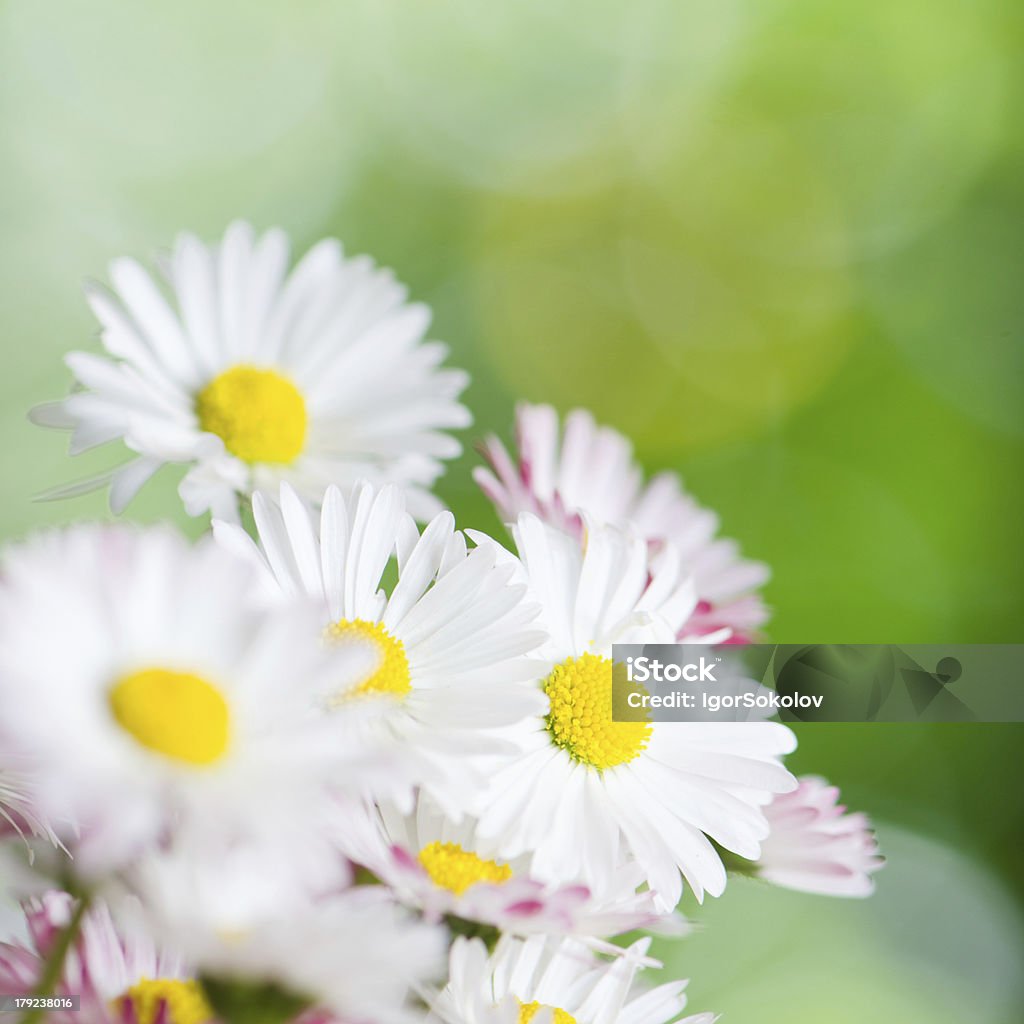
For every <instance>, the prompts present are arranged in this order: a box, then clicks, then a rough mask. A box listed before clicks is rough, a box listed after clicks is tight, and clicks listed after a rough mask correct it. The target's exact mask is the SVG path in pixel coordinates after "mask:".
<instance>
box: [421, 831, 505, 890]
mask: <svg viewBox="0 0 1024 1024" xmlns="http://www.w3.org/2000/svg"><path fill="white" fill-rule="evenodd" d="M419 860H420V863H421V864H422V865H423V867H424V868H425V869H426V872H427V874H428V875H430V880H431V881H432V882H433V883H434V885H436V886H438V888H441V889H447V890H449V892H453V893H455V895H456V896H461V895H462V894H463V893H464V892H465V891H466V890H467V889H468V888H469V887H470V886H471V885H476V884H477V882H490V883H491V884H492V885H501V884H502V883H503V882H507V881H508V880H509V879H510V878H511V877H512V869H511V868H510V867H509V866H508V865H507V864H499V863H498V862H497V861H493V860H485V859H484V858H483V857H478V856H477V855H476V854H475V853H471V852H470V851H469V850H464V849H463V848H462V847H461V846H459V844H458V843H440V842H434V843H429V844H428V845H427V846H424V847H423V849H422V850H420V855H419Z"/></svg>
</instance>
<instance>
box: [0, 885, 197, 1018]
mask: <svg viewBox="0 0 1024 1024" xmlns="http://www.w3.org/2000/svg"><path fill="white" fill-rule="evenodd" d="M75 907H76V903H75V901H74V900H73V899H72V898H71V897H70V896H69V895H68V894H67V893H64V892H49V893H46V894H45V895H43V896H41V897H40V898H39V899H36V900H31V901H28V902H27V903H26V904H25V918H26V925H27V928H26V931H27V933H28V935H29V944H28V945H24V946H23V945H19V944H14V943H10V944H6V945H0V995H13V996H23V995H25V994H26V993H27V992H32V991H34V989H35V986H36V984H37V982H38V981H39V978H40V975H41V974H42V970H43V964H44V962H45V960H46V959H47V957H48V956H49V954H50V952H51V950H52V949H53V947H54V945H55V943H56V941H57V938H58V935H59V933H60V932H61V931H63V930H64V929H65V928H67V927H68V924H69V922H70V921H71V918H72V914H73V911H74V910H75ZM54 995H59V996H66V995H76V996H78V997H79V998H80V1001H81V1002H80V1009H79V1010H77V1011H67V1012H62V1011H55V1012H50V1013H48V1014H47V1016H46V1019H47V1020H48V1021H50V1022H51V1024H80V1022H81V1021H86V1022H88V1024H157V1022H160V1024H207V1022H208V1021H210V1020H211V1018H212V1017H213V1013H212V1010H211V1009H210V1006H209V1004H208V1003H207V1001H206V999H205V997H204V995H203V993H202V990H201V989H200V987H199V985H198V983H197V982H196V981H195V979H194V978H193V977H191V976H190V974H189V973H188V971H186V969H185V967H184V965H183V963H182V961H181V958H180V957H178V956H176V955H175V954H172V953H168V952H166V951H160V950H158V949H157V947H156V946H155V945H154V943H153V940H152V939H151V938H150V937H149V936H148V935H147V934H146V932H145V931H144V930H143V929H142V928H140V927H129V926H126V925H125V924H124V923H123V922H122V923H120V924H119V925H116V926H115V923H114V920H113V918H112V917H111V914H110V910H109V908H108V907H107V906H106V904H104V903H102V902H100V903H96V904H94V905H92V906H91V907H90V908H89V910H88V912H87V913H86V914H85V916H84V917H83V919H82V922H81V926H80V930H79V933H78V936H77V938H76V939H75V941H74V943H73V944H72V946H71V949H70V950H69V952H68V955H67V958H66V959H65V961H64V968H63V971H62V973H61V977H60V978H59V979H58V981H57V984H56V986H55V988H54Z"/></svg>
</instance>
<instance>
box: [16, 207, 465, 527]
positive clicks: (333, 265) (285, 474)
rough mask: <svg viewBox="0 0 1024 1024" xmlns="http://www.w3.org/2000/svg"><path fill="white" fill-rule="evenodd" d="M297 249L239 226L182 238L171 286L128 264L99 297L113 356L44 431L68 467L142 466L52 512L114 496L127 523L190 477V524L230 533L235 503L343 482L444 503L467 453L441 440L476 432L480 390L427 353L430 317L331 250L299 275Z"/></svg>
mask: <svg viewBox="0 0 1024 1024" xmlns="http://www.w3.org/2000/svg"><path fill="white" fill-rule="evenodd" d="M288 250H289V243H288V238H287V236H286V235H285V234H284V233H283V232H282V231H280V230H272V231H268V232H267V233H266V234H264V235H263V236H262V237H259V238H257V237H256V235H255V232H254V231H253V228H252V227H251V226H250V225H249V224H246V223H243V222H236V223H234V224H232V225H231V226H230V227H229V228H228V229H227V231H226V233H225V235H224V239H223V241H222V242H221V243H220V244H218V245H214V246H206V245H204V244H203V243H201V242H200V241H199V240H198V239H197V238H195V237H194V236H193V235H189V234H183V235H181V236H179V238H178V239H177V241H176V243H175V246H174V250H173V252H172V253H171V254H170V256H169V258H168V259H166V260H165V261H164V262H163V264H162V265H161V272H162V278H163V280H162V281H158V280H154V278H153V277H151V276H150V274H148V273H147V272H146V270H144V269H143V268H142V267H141V266H140V265H139V264H138V263H136V262H135V261H134V260H130V259H119V260H115V261H114V262H113V263H112V264H111V267H110V278H111V282H112V284H113V291H112V292H108V291H106V290H104V289H102V288H100V287H97V286H93V285H90V286H88V287H87V289H86V296H87V298H88V301H89V304H90V306H91V307H92V310H93V312H94V313H95V315H96V317H97V319H98V320H99V322H100V326H101V335H100V338H101V342H102V345H103V348H104V353H103V354H102V355H95V354H92V353H87V352H73V353H71V354H70V355H69V356H68V357H67V363H68V366H69V368H70V370H71V372H72V374H73V375H74V379H75V384H76V389H75V390H74V391H73V392H72V394H71V395H70V397H68V398H66V399H64V400H63V401H60V402H56V403H52V404H49V405H44V406H40V407H39V408H37V409H36V410H35V411H34V414H33V418H34V420H35V421H36V422H37V423H39V424H41V425H43V426H50V427H56V428H62V429H68V430H71V431H72V437H71V452H72V454H78V453H80V452H83V451H86V450H88V449H91V448H94V447H96V446H98V445H102V444H104V443H106V442H109V441H115V440H122V441H123V442H124V443H125V444H126V445H127V447H128V448H129V449H130V450H131V451H132V452H134V453H135V455H136V457H135V458H133V459H132V460H131V461H129V462H128V463H127V464H125V465H124V466H122V467H121V468H120V469H118V470H117V471H116V472H114V473H113V474H108V475H105V476H102V477H99V478H96V479H95V480H92V481H86V482H84V483H83V484H79V485H75V486H73V487H71V488H67V489H64V490H62V491H56V492H53V493H52V494H51V495H50V496H51V497H59V496H65V495H69V494H72V493H79V492H81V491H83V490H87V489H90V488H92V487H100V486H104V485H105V484H106V483H107V482H108V481H109V483H110V502H111V506H112V508H113V509H114V510H115V511H118V512H119V511H121V510H122V509H123V508H124V507H125V506H126V505H127V504H128V502H129V501H130V500H131V499H132V497H134V495H135V494H136V493H137V491H138V490H139V488H140V487H141V486H142V485H143V484H144V483H145V482H146V480H148V479H149V477H150V476H152V474H153V473H154V472H156V470H157V469H159V468H160V467H161V466H162V465H164V464H165V463H179V464H184V465H186V466H187V467H188V471H187V473H186V475H185V477H184V480H183V481H182V484H181V488H180V491H181V496H182V499H183V500H184V502H185V506H186V508H187V509H188V511H189V513H190V514H192V515H198V514H200V513H202V512H204V511H206V510H208V509H209V510H212V511H213V512H214V513H215V514H216V515H217V516H219V517H221V518H230V517H233V516H235V515H237V502H238V498H239V496H241V497H243V498H245V497H247V496H248V495H249V494H251V492H252V491H253V490H254V489H255V488H257V487H264V488H268V487H275V486H276V485H277V483H278V482H279V481H281V480H288V481H290V482H291V483H292V484H293V486H294V487H295V488H296V489H298V490H299V491H301V492H303V493H305V494H307V495H309V496H311V497H314V498H318V497H319V496H320V494H321V493H323V490H324V488H325V487H326V486H327V484H329V483H339V484H345V485H350V484H351V483H352V482H353V481H355V480H356V479H369V480H374V481H376V482H378V483H384V482H387V481H396V482H399V483H401V484H404V485H405V486H407V487H408V488H409V493H410V508H411V509H412V510H413V512H414V513H415V514H416V515H418V516H422V517H424V518H425V517H427V516H429V515H431V514H433V513H434V512H435V511H436V510H437V509H438V508H439V507H440V506H439V504H438V502H437V500H436V499H435V498H434V497H433V496H432V495H431V494H430V488H431V486H432V485H433V483H434V481H435V480H436V479H437V477H438V476H439V475H440V473H441V471H442V463H441V461H440V460H442V459H449V458H452V457H453V456H455V455H457V454H458V453H459V451H460V446H459V444H458V443H457V442H456V441H455V440H454V439H453V438H451V437H450V436H449V435H448V434H447V433H445V431H446V430H449V429H451V428H458V427H465V426H467V425H468V423H469V422H470V417H469V413H468V412H467V411H466V409H465V408H464V407H463V406H462V405H460V404H459V402H458V396H459V394H460V393H461V392H462V390H463V389H464V388H465V386H466V383H467V377H466V375H465V374H464V373H463V372H462V371H459V370H446V369H442V368H441V363H442V362H443V361H444V359H445V357H446V355H447V350H446V348H445V347H444V346H443V345H441V344H438V343H437V342H424V340H423V338H424V333H425V332H426V330H427V327H428V325H429V322H430V312H429V310H428V309H427V308H426V307H425V306H422V305H419V304H409V303H408V302H407V301H406V297H407V296H406V290H405V288H404V287H402V285H400V284H399V283H398V282H396V281H395V279H394V277H393V275H392V274H391V272H390V271H388V270H382V269H379V268H378V267H376V266H375V265H374V263H373V262H372V261H371V260H370V259H368V258H366V257H363V256H357V257H353V258H348V259H346V258H345V257H344V255H343V253H342V248H341V245H340V243H338V242H337V241H335V240H333V239H328V240H325V241H322V242H320V243H318V244H317V245H315V246H314V247H313V248H312V249H311V250H310V251H309V252H308V253H307V254H306V256H305V257H304V258H303V259H302V260H301V261H300V262H299V264H298V265H297V266H296V267H295V269H294V270H293V271H291V273H288V272H287V268H288V256H289V252H288Z"/></svg>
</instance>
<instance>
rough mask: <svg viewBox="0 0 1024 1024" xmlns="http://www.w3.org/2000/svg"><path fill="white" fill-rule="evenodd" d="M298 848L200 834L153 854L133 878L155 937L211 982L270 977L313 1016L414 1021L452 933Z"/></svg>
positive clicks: (396, 1023) (397, 1023)
mask: <svg viewBox="0 0 1024 1024" xmlns="http://www.w3.org/2000/svg"><path fill="white" fill-rule="evenodd" d="M294 852H295V853H297V854H299V856H298V857H292V856H289V852H288V851H286V850H282V849H276V850H275V849H274V848H272V847H267V846H265V845H263V846H253V845H251V844H243V845H227V844H213V843H207V844H206V845H205V847H204V844H203V842H202V840H201V838H200V839H199V840H197V842H188V843H184V844H176V845H175V846H174V847H172V848H171V849H169V850H167V851H161V852H159V853H157V854H154V855H152V856H150V857H147V858H145V859H144V860H143V861H141V862H140V863H139V864H138V865H137V866H136V867H135V868H133V869H132V871H131V872H129V873H128V875H127V884H128V886H129V887H130V891H131V893H132V894H133V895H134V896H137V897H138V899H139V903H140V905H141V906H142V908H143V914H144V920H145V922H146V924H147V925H148V927H149V928H150V929H151V931H152V933H153V934H154V935H155V936H157V937H158V939H159V940H160V941H162V942H164V943H166V944H168V945H170V946H172V947H173V948H176V949H180V950H182V952H183V953H184V955H185V956H187V958H188V960H189V962H190V963H191V964H193V965H195V967H196V969H197V970H198V971H199V972H200V974H201V976H202V977H203V978H204V979H206V983H207V985H208V987H209V986H210V985H212V983H213V981H216V982H217V983H220V984H226V985H232V984H239V983H241V984H245V983H251V984H255V985H266V984H268V983H269V984H272V985H274V986H276V988H277V989H278V991H279V992H280V993H281V994H282V995H283V996H285V997H291V1000H293V1001H294V1003H295V1005H296V1007H300V1006H302V1007H313V1008H315V1009H316V1011H317V1012H316V1014H315V1016H314V1017H313V1018H311V1019H315V1020H317V1021H320V1020H324V1021H326V1020H329V1019H333V1018H337V1019H340V1020H345V1021H379V1022H380V1024H412V1022H413V1021H418V1020H419V1019H420V1015H419V1012H418V1011H417V1010H416V1009H415V1007H414V997H413V992H414V989H418V988H419V987H421V986H423V985H425V984H429V983H431V982H433V981H435V980H436V979H437V978H438V977H439V976H440V975H441V974H442V972H443V963H444V950H445V948H446V943H447V933H446V931H445V929H444V928H442V927H439V926H438V927H435V926H433V925H430V924H425V923H423V922H422V921H419V920H417V919H416V918H415V917H413V915H411V914H410V913H409V912H408V911H406V910H405V909H404V908H403V907H401V906H399V905H398V904H397V903H396V902H395V901H394V900H393V899H392V898H391V897H390V895H389V894H388V893H387V891H386V890H385V889H384V888H383V887H381V886H363V887H358V888H353V889H345V888H343V887H342V886H341V885H340V884H339V883H340V882H341V881H342V879H341V876H340V875H339V874H338V872H337V870H336V868H335V867H334V866H332V865H330V864H329V863H327V862H323V861H321V863H320V864H319V866H317V865H316V864H315V863H313V862H312V861H311V859H310V858H309V857H308V856H305V857H304V856H303V855H302V851H300V850H295V851H294ZM311 868H312V870H311ZM211 991H213V989H212V988H211ZM296 1012H298V1010H296ZM307 1019H308V1018H306V1017H305V1016H304V1017H303V1020H304V1021H305V1020H307Z"/></svg>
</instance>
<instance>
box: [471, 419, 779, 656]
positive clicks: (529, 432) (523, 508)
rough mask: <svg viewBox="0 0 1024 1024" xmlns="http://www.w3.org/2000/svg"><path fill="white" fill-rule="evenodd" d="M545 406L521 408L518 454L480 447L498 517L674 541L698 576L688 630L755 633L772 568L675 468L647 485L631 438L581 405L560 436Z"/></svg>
mask: <svg viewBox="0 0 1024 1024" xmlns="http://www.w3.org/2000/svg"><path fill="white" fill-rule="evenodd" d="M559 432H560V431H559V422H558V414H557V413H556V412H555V410H554V409H553V408H552V407H551V406H549V405H527V404H525V403H523V404H520V405H518V406H517V407H516V458H514V459H513V458H512V457H511V456H510V455H509V453H508V451H507V450H506V448H505V446H504V445H503V444H502V443H501V441H500V440H499V439H498V438H497V437H494V436H492V437H490V438H488V439H487V441H486V442H485V443H484V445H483V446H482V449H481V450H482V452H483V454H484V456H485V457H486V458H487V460H488V462H489V463H490V466H491V469H490V470H488V469H485V468H484V467H482V466H481V467H478V468H477V469H476V470H475V471H474V474H473V475H474V478H475V479H476V481H477V483H478V484H479V485H480V487H481V489H482V490H483V491H484V493H485V494H486V495H487V496H488V497H489V498H490V499H491V501H492V502H494V505H495V507H496V509H497V511H498V514H499V515H500V516H501V518H502V520H503V521H504V522H507V523H511V522H514V521H515V519H516V517H517V516H518V515H519V513H520V512H533V513H534V514H536V515H537V516H539V517H540V518H541V519H543V520H545V521H546V522H548V523H551V524H552V525H554V526H558V527H560V528H561V529H565V530H568V531H570V532H572V533H575V534H578V533H579V531H580V528H581V523H582V520H581V516H583V515H585V516H587V517H588V518H590V519H591V520H593V521H596V522H601V523H608V524H611V525H613V526H624V525H626V524H631V525H632V526H633V527H635V528H636V529H637V530H638V531H639V532H640V533H642V534H643V536H644V537H646V538H647V539H648V540H649V541H651V542H652V543H654V544H664V543H671V544H672V545H674V547H675V548H676V550H677V551H678V552H679V554H680V556H681V557H682V558H683V561H684V562H685V564H686V566H687V568H688V569H689V570H690V571H691V572H692V573H693V578H694V585H695V587H696V592H697V603H696V605H695V606H694V608H693V610H692V612H691V614H690V616H689V617H688V618H687V620H686V622H685V623H684V625H683V627H682V631H683V632H684V633H685V634H686V635H700V636H704V637H707V635H709V634H715V633H717V632H718V631H720V630H722V629H723V628H727V629H728V630H729V631H730V634H731V639H732V640H733V642H742V641H745V640H749V639H751V638H752V637H753V636H754V635H755V634H756V630H757V629H758V627H759V626H761V625H762V624H763V623H764V622H765V621H766V619H767V617H768V614H767V611H766V609H765V607H764V604H763V602H762V600H761V598H760V596H759V595H758V594H757V593H756V590H757V588H758V587H760V586H761V585H762V584H763V583H764V582H765V581H766V580H767V579H768V568H767V566H765V565H762V564H761V563H760V562H751V561H748V560H746V559H744V558H741V557H740V553H739V548H738V547H737V545H736V543H735V541H732V540H727V539H724V538H721V537H718V536H717V533H718V517H717V516H716V515H715V513H714V512H712V511H710V509H706V508H703V507H701V506H700V505H699V504H698V503H697V502H696V501H695V500H694V499H693V498H692V497H691V496H690V495H689V494H687V493H686V491H684V490H683V488H682V485H681V483H680V480H679V477H678V476H677V475H676V474H674V473H667V472H666V473H660V474H659V475H658V476H656V477H654V478H653V479H651V480H649V481H648V482H647V483H646V484H645V483H644V477H643V470H642V468H641V467H640V465H639V464H638V463H637V462H636V460H635V459H634V457H633V446H632V444H631V443H630V442H629V440H628V439H627V438H625V437H623V435H622V434H620V433H619V432H618V431H616V430H613V429H612V428H611V427H603V426H599V425H598V424H597V423H595V422H594V418H593V416H591V415H590V413H589V412H587V411H585V410H583V409H576V410H574V411H573V412H570V413H569V415H568V416H566V418H565V429H564V433H563V434H562V436H561V437H559Z"/></svg>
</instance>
